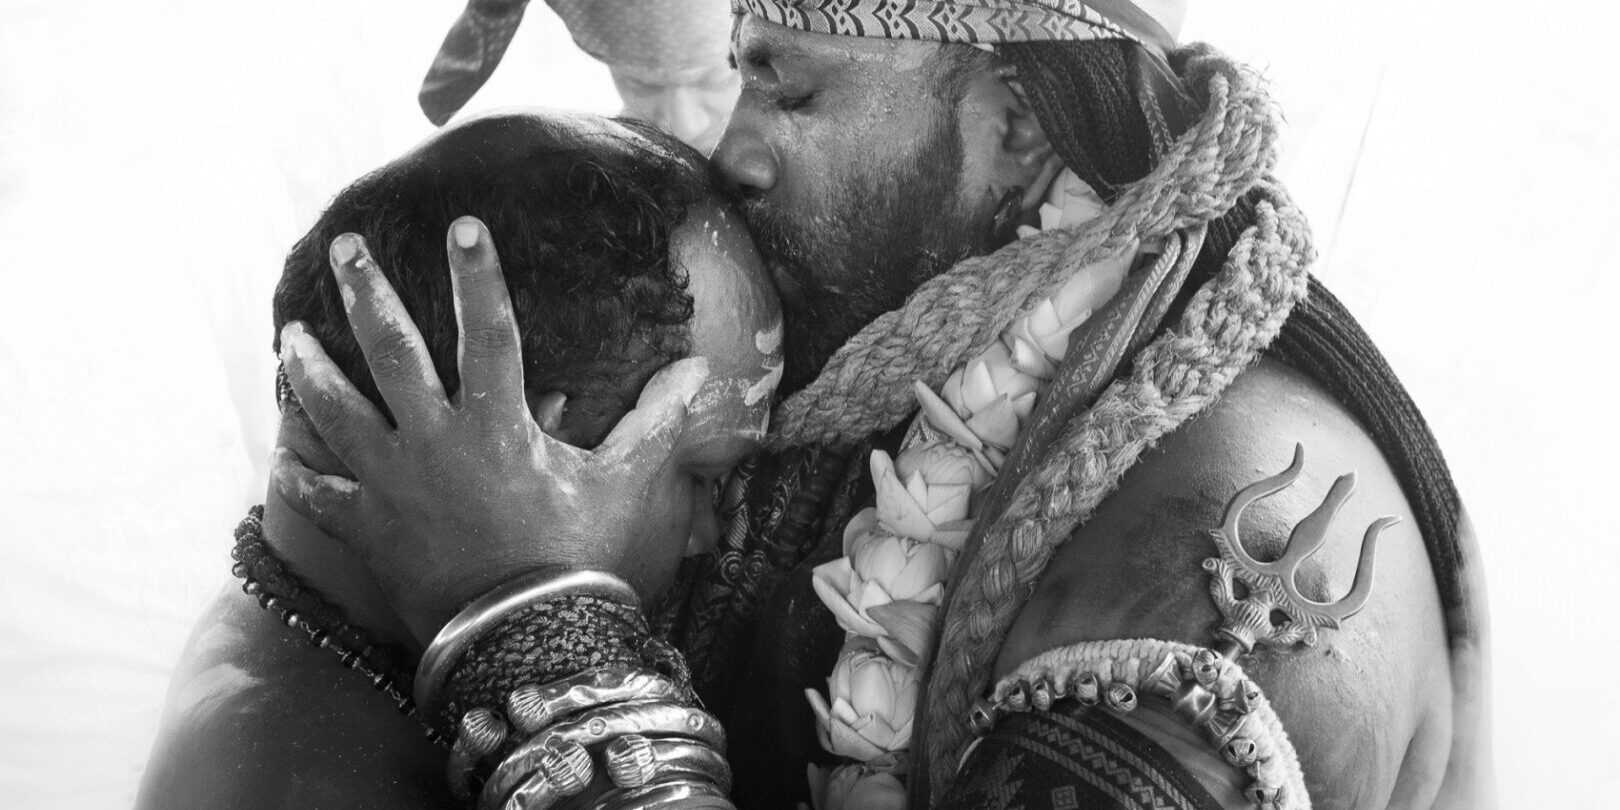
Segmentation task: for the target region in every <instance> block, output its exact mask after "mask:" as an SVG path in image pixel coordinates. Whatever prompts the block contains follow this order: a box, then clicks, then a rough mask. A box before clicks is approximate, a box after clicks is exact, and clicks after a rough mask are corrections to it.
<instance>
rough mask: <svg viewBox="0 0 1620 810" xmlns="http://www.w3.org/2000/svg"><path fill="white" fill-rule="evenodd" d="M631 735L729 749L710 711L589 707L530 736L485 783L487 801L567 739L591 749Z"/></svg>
mask: <svg viewBox="0 0 1620 810" xmlns="http://www.w3.org/2000/svg"><path fill="white" fill-rule="evenodd" d="M626 734H642V735H656V736H659V737H685V738H687V739H689V740H696V741H697V742H700V743H702V744H704V745H707V746H709V747H710V748H713V749H715V750H717V751H725V749H726V735H725V731H724V730H723V729H722V728H721V727H720V722H719V721H718V720H715V719H714V718H713V717H712V716H710V715H709V713H708V712H705V711H703V710H702V709H699V708H696V707H692V706H682V705H680V704H677V703H665V702H662V701H659V702H646V703H620V704H617V705H614V706H604V707H602V708H600V709H594V710H592V711H588V712H586V713H584V714H582V715H580V716H579V717H577V718H575V719H573V720H569V721H567V722H563V723H558V724H556V725H554V726H552V727H551V728H548V729H546V730H545V731H542V732H540V733H539V734H536V735H535V736H533V737H530V738H529V739H528V740H526V741H524V743H523V744H522V745H520V746H518V747H517V749H516V750H514V751H513V752H512V753H510V754H508V755H507V756H506V759H504V760H502V761H501V764H500V765H499V766H498V767H496V768H495V772H494V773H492V774H490V777H489V781H488V782H486V783H485V784H484V793H483V796H484V801H486V802H487V801H490V800H491V798H492V797H493V798H494V799H495V800H496V801H499V799H500V798H502V797H505V796H506V794H507V793H509V792H510V791H511V790H512V789H513V788H515V787H517V784H518V782H519V781H520V780H522V779H523V778H525V777H527V776H528V775H529V774H530V773H533V772H534V770H535V768H537V767H539V761H540V758H541V757H542V756H544V754H545V752H546V750H547V749H551V748H555V747H556V746H558V745H561V744H563V743H565V742H567V743H574V744H576V745H582V746H586V747H590V746H595V745H601V744H603V743H606V742H609V741H611V740H614V739H617V738H619V737H623V736H624V735H626Z"/></svg>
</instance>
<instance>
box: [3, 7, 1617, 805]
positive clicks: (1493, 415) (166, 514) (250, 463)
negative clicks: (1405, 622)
mask: <svg viewBox="0 0 1620 810" xmlns="http://www.w3.org/2000/svg"><path fill="white" fill-rule="evenodd" d="M716 1H717V2H718V1H719V0H716ZM1611 8H1612V5H1611V4H1609V3H1604V2H1584V3H1564V4H1528V3H1508V2H1469V3H1462V2H1454V3H1453V2H1445V3H1412V2H1390V1H1389V0H1383V1H1382V2H1365V1H1364V2H1354V3H1349V2H1345V3H1337V2H1334V3H1327V2H1321V3H1319V2H1309V3H1307V2H1297V0H1296V2H1282V1H1281V0H1277V1H1275V2H1219V3H1217V2H1208V0H1194V2H1193V11H1192V14H1191V16H1190V18H1189V21H1188V25H1187V30H1186V31H1185V32H1184V33H1185V36H1184V38H1201V39H1208V40H1209V41H1212V42H1215V43H1217V44H1219V45H1221V46H1223V47H1224V48H1226V49H1227V50H1228V51H1230V52H1232V53H1234V54H1237V55H1239V56H1241V57H1243V58H1245V59H1247V60H1249V61H1251V62H1253V63H1254V64H1256V65H1258V66H1261V67H1263V68H1264V69H1265V70H1266V72H1267V74H1268V75H1269V76H1270V77H1271V79H1272V80H1273V82H1274V87H1275V91H1276V94H1277V95H1278V97H1279V98H1280V99H1281V101H1282V102H1283V104H1284V105H1285V109H1286V110H1287V111H1288V114H1289V119H1290V122H1291V124H1292V128H1291V131H1290V135H1289V140H1288V147H1287V152H1286V156H1285V163H1284V171H1283V173H1284V177H1285V179H1286V180H1288V181H1289V183H1290V184H1291V186H1292V188H1293V189H1294V190H1295V193H1296V196H1297V197H1298V198H1299V199H1300V201H1301V202H1302V204H1303V205H1304V207H1305V209H1306V211H1307V212H1308V213H1309V214H1311V216H1312V220H1313V222H1314V224H1315V227H1316V233H1317V237H1318V239H1317V243H1318V245H1319V247H1320V249H1321V251H1322V261H1321V263H1320V264H1319V266H1318V268H1317V272H1318V273H1319V274H1320V275H1322V276H1323V277H1324V278H1325V279H1326V280H1327V282H1328V283H1329V285H1330V286H1331V287H1333V288H1334V289H1335V290H1336V291H1337V292H1338V293H1339V295H1340V296H1341V297H1342V298H1344V299H1345V300H1346V302H1347V304H1348V305H1349V306H1350V307H1351V309H1352V310H1353V311H1355V312H1356V313H1357V315H1358V316H1359V317H1360V318H1361V320H1362V322H1363V324H1364V325H1365V326H1366V327H1367V329H1368V331H1369V332H1371V334H1372V335H1373V337H1374V338H1375V340H1377V342H1378V343H1379V345H1380V346H1381V347H1382V348H1383V350H1384V351H1385V353H1386V354H1387V355H1388V356H1389V358H1390V361H1391V362H1392V363H1393V365H1394V366H1395V368H1396V370H1397V371H1398V372H1399V373H1400V374H1401V375H1402V377H1403V378H1404V379H1405V381H1406V383H1407V385H1408V387H1409V388H1410V390H1411V392H1412V394H1413V396H1414V397H1415V398H1416V400H1417V401H1418V403H1419V404H1420V405H1421V406H1422V407H1423V409H1424V411H1425V412H1426V414H1427V415H1428V417H1429V420H1430V422H1431V424H1432V425H1433V427H1434V430H1435V432H1436V433H1437V434H1438V435H1439V437H1440V439H1441V442H1442V446H1443V447H1444V448H1445V449H1446V452H1447V455H1448V457H1449V460H1450V463H1451V466H1452V469H1453V470H1454V472H1455V474H1456V478H1457V482H1458V485H1459V487H1460V488H1461V490H1462V493H1463V495H1464V498H1465V500H1466V501H1467V503H1468V505H1469V507H1470V509H1471V511H1472V512H1473V515H1474V520H1475V522H1476V524H1477V525H1478V526H1479V529H1480V533H1481V535H1482V539H1483V545H1484V549H1485V554H1486V563H1487V567H1488V572H1489V576H1490V587H1491V596H1492V609H1493V613H1494V621H1495V646H1496V669H1495V691H1496V718H1497V762H1498V777H1499V781H1500V783H1501V787H1502V792H1503V798H1504V806H1505V807H1549V806H1570V805H1577V804H1579V805H1583V806H1614V802H1615V799H1614V797H1615V795H1617V794H1616V791H1617V789H1620V769H1617V768H1616V767H1615V766H1614V764H1613V762H1614V759H1615V755H1616V754H1617V753H1620V730H1617V729H1620V700H1617V699H1616V698H1615V697H1614V694H1615V690H1614V688H1613V687H1612V686H1611V685H1610V684H1611V683H1612V682H1613V674H1614V672H1615V667H1616V664H1617V663H1620V656H1617V655H1616V654H1615V649H1616V645H1617V644H1620V629H1617V621H1620V610H1617V605H1620V597H1617V596H1616V595H1615V594H1616V590H1615V587H1616V581H1617V575H1620V565H1617V563H1620V551H1617V550H1616V543H1615V541H1616V539H1617V537H1620V532H1616V530H1615V529H1614V527H1613V524H1612V523H1611V522H1610V520H1609V518H1610V515H1611V514H1612V512H1613V510H1614V504H1615V503H1616V500H1617V493H1616V492H1614V487H1615V484H1616V476H1615V475H1614V474H1613V472H1612V470H1613V465H1614V464H1615V462H1616V459H1617V458H1620V453H1617V451H1620V447H1617V442H1616V432H1615V430H1614V428H1613V422H1614V410H1615V408H1616V404H1615V398H1614V392H1615V385H1614V383H1613V379H1614V375H1615V374H1616V371H1617V367H1620V364H1617V363H1616V362H1615V360H1614V358H1613V356H1612V355H1613V352H1612V350H1611V346H1612V343H1613V341H1612V339H1611V336H1612V335H1613V334H1614V324H1615V322H1616V320H1617V316H1616V314H1615V313H1616V307H1615V305H1616V301H1617V298H1620V296H1617V293H1620V289H1617V286H1620V285H1617V283H1616V280H1615V275H1614V274H1615V270H1616V264H1617V263H1616V261H1615V258H1614V256H1615V248H1614V244H1615V234H1616V227H1617V217H1616V215H1617V214H1620V205H1617V204H1616V202H1615V195H1616V189H1617V187H1620V138H1617V136H1616V134H1615V131H1614V125H1615V124H1616V122H1617V116H1616V115H1615V114H1614V111H1613V105H1614V103H1615V99H1616V98H1617V97H1620V94H1617V92H1616V90H1615V88H1614V79H1613V78H1612V77H1613V76H1614V75H1615V73H1616V70H1615V59H1614V54H1615V52H1616V51H1617V50H1620V15H1617V14H1616V12H1615V11H1613V10H1611ZM459 9H460V3H459V2H456V0H435V2H416V3H409V2H403V0H280V2H276V3H257V4H247V3H224V2H219V0H209V1H208V2H204V0H146V2H131V1H130V0H122V1H119V0H0V797H4V798H3V799H0V804H4V805H6V806H11V807H29V808H81V807H82V808H91V807H97V808H100V807H106V808H118V807H126V806H128V805H129V804H130V802H131V800H132V796H133V790H134V786H135V784H136V783H137V781H138V778H139V773H140V768H141V767H142V764H143V761H144V758H145V753H146V749H147V746H148V745H149V744H150V740H151V737H152V734H153V733H154V730H155V728H156V723H157V719H158V713H159V709H160V706H161V702H162V699H163V692H164V688H165V685H166V682H167V677H168V672H169V670H170V668H171V667H172V665H173V662H174V659H175V657H176V655H177V654H178V652H179V649H180V646H181V645H182V644H183V642H184V639H185V636H186V633H187V631H188V629H189V627H190V624H191V621H192V620H193V618H194V617H195V615H196V614H197V612H198V610H199V608H200V607H201V605H202V604H203V603H204V602H205V601H206V600H207V599H208V598H209V597H210V596H211V595H212V594H213V593H214V592H215V590H216V589H217V588H219V587H220V586H221V584H222V583H223V582H224V581H225V580H226V578H227V577H228V574H227V569H228V567H229V560H228V557H227V551H228V549H229V545H230V541H229V533H230V529H231V527H232V525H233V524H234V522H235V520H236V519H237V518H238V517H239V515H240V514H241V512H242V511H243V510H244V509H245V508H246V507H247V505H249V504H250V503H254V502H257V501H258V499H259V498H260V497H261V495H262V490H263V474H264V457H265V454H266V453H267V451H268V446H269V445H268V441H269V438H270V435H271V434H270V416H271V413H272V401H271V400H272V397H271V393H272V387H271V374H272V370H273V363H272V358H271V356H270V353H269V346H270V339H271V334H270V326H269V300H270V291H271V288H272V286H273V284H274V282H275V279H276V278H277V276H278V274H279V272H280V266H281V259H282V255H283V253H284V252H285V250H286V249H287V248H288V247H289V246H290V245H291V244H292V242H293V241H294V240H295V239H296V238H297V237H298V236H299V235H301V234H302V232H303V231H304V229H305V228H307V227H308V225H309V224H310V223H311V222H312V221H313V219H314V217H315V215H316V214H317V213H318V211H319V210H320V207H321V205H322V204H323V203H324V201H325V200H326V199H327V198H329V197H330V195H332V194H333V193H335V192H336V191H337V190H338V189H340V188H341V187H342V186H343V185H344V184H346V183H347V182H349V181H350V180H352V179H354V178H355V177H357V176H358V175H359V174H361V173H362V172H364V171H366V170H368V169H370V168H373V167H375V166H376V165H378V164H380V163H381V162H383V161H384V160H387V159H388V158H390V157H392V156H394V155H395V154H397V153H398V152H400V151H402V150H403V149H405V148H406V147H408V146H409V145H410V144H412V143H414V142H415V141H416V140H418V139H420V138H421V137H423V136H424V135H426V134H427V133H428V132H429V126H428V124H427V123H426V122H425V121H424V120H423V119H422V117H421V115H420V113H419V112H418V111H417V109H416V105H415V94H416V89H417V83H418V82H419V80H420V78H421V76H422V73H423V72H424V70H425V69H426V67H427V64H428V61H429V59H430V58H431V56H432V54H433V53H434V51H435V50H436V48H437V46H438V44H439V41H440V39H441V38H442V37H443V34H444V32H445V29H446V27H447V26H448V24H449V22H450V21H451V20H452V19H453V18H454V17H455V16H456V14H457V13H458V11H459ZM515 103H537V104H545V105H550V106H567V107H581V108H585V109H591V110H595V111H598V112H613V111H616V109H617V106H618V102H617V99H616V97H615V96H614V94H613V88H612V85H611V83H610V81H609V80H608V77H607V72H606V70H605V69H604V68H602V67H601V66H599V65H597V64H595V63H593V62H591V61H590V60H589V59H587V58H585V57H584V56H582V55H581V54H579V53H578V52H577V51H576V50H575V49H574V48H573V47H572V45H571V43H570V42H569V40H568V37H567V35H566V33H565V32H564V31H563V30H562V27H561V24H560V23H559V22H558V21H557V20H556V18H555V17H553V16H552V15H551V14H550V12H549V10H547V9H545V8H544V7H543V6H542V5H541V4H539V3H536V4H535V6H534V7H533V8H531V10H530V13H529V19H528V20H527V21H526V22H525V25H524V26H523V28H522V29H521V30H520V33H519V36H518V39H517V41H516V42H515V43H514V45H513V49H512V52H511V54H510V55H509V56H508V58H507V64H505V65H503V66H502V69H501V70H500V71H499V73H498V74H497V76H496V78H495V80H494V81H493V82H492V83H491V85H490V86H489V87H488V88H486V90H485V92H484V93H483V94H481V95H480V97H479V98H478V99H476V100H475V102H474V105H473V106H474V107H475V108H478V107H485V106H493V105H505V104H515ZM289 708H292V707H289Z"/></svg>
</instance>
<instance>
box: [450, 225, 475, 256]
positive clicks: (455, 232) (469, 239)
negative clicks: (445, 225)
mask: <svg viewBox="0 0 1620 810" xmlns="http://www.w3.org/2000/svg"><path fill="white" fill-rule="evenodd" d="M450 236H451V238H453V239H455V240H456V247H459V248H461V249H462V250H472V249H473V248H474V247H477V245H478V223H476V222H465V221H464V222H457V223H456V224H455V225H453V226H451V228H450Z"/></svg>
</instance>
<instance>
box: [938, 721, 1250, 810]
mask: <svg viewBox="0 0 1620 810" xmlns="http://www.w3.org/2000/svg"><path fill="white" fill-rule="evenodd" d="M1054 708H1057V707H1054ZM1220 806H1221V805H1220V803H1219V802H1217V801H1216V800H1215V798H1214V797H1213V796H1211V795H1210V794H1209V791H1208V790H1205V789H1204V786H1203V785H1201V784H1199V783H1198V782H1197V781H1196V780H1195V779H1194V778H1193V777H1192V775H1191V774H1190V773H1188V772H1187V771H1186V769H1185V768H1183V767H1182V766H1181V764H1180V763H1178V762H1177V761H1176V760H1175V758H1174V757H1172V756H1171V755H1170V754H1169V752H1167V751H1165V750H1164V749H1163V748H1160V747H1159V745H1158V744H1156V743H1154V742H1153V741H1152V740H1149V739H1148V738H1147V737H1145V736H1143V735H1142V734H1141V733H1140V732H1138V731H1137V730H1136V729H1134V728H1132V727H1130V726H1129V725H1127V724H1125V723H1124V722H1122V721H1120V720H1119V719H1117V718H1114V717H1112V716H1110V715H1109V714H1108V712H1106V711H1104V710H1101V709H1082V708H1078V707H1076V708H1075V709H1074V710H1073V711H1072V713H1068V714H1065V713H1059V712H1039V711H1033V712H1027V713H1019V714H1013V715H1009V716H1007V717H1005V718H1003V719H1002V720H1001V722H999V723H997V724H996V727H995V728H994V729H992V730H991V731H990V733H989V734H988V735H986V736H985V738H984V740H983V741H982V742H980V743H979V745H978V747H977V748H975V749H973V753H971V754H970V755H969V756H968V758H967V761H966V762H964V763H963V764H962V770H961V771H960V773H959V774H958V775H957V778H956V780H955V781H953V782H952V783H951V787H950V789H949V790H947V791H946V792H945V795H944V797H943V798H942V799H941V801H940V803H939V807H940V808H942V810H946V809H949V810H955V809H956V808H975V810H1046V809H1047V808H1050V810H1077V808H1081V807H1084V808H1088V810H1214V808H1219V807H1220Z"/></svg>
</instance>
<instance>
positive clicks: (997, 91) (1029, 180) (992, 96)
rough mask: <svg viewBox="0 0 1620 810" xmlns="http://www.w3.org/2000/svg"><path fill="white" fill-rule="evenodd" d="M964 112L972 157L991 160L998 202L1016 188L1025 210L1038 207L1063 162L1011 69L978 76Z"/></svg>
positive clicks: (968, 93) (991, 180) (967, 98)
mask: <svg viewBox="0 0 1620 810" xmlns="http://www.w3.org/2000/svg"><path fill="white" fill-rule="evenodd" d="M963 110H964V117H965V120H964V122H963V125H964V128H966V129H967V130H968V132H969V135H968V137H970V138H976V139H978V140H977V141H976V142H974V143H971V144H970V148H969V150H968V155H970V156H972V155H974V154H975V153H977V154H980V155H984V154H988V155H989V156H990V157H989V160H990V164H989V165H988V166H987V167H986V169H987V170H988V172H989V174H990V187H991V191H992V193H993V195H994V196H995V197H997V198H999V197H1001V196H1002V195H1005V194H1006V193H1007V190H1008V189H1011V188H1014V187H1017V188H1021V189H1023V196H1022V197H1021V198H1020V200H1019V208H1020V209H1021V210H1022V211H1030V210H1032V209H1034V208H1035V207H1036V206H1038V205H1040V204H1041V201H1042V200H1044V199H1046V190H1047V187H1048V186H1050V185H1051V184H1052V178H1054V177H1056V176H1057V174H1058V172H1060V171H1062V170H1063V158H1061V157H1059V156H1058V153H1057V149H1055V148H1054V147H1053V146H1052V141H1051V139H1050V138H1048V137H1047V135H1046V130H1045V128H1043V127H1042V126H1041V122H1040V121H1039V120H1037V119H1036V117H1035V110H1034V108H1033V107H1031V106H1030V104H1029V97H1028V96H1027V95H1025V93H1024V88H1023V85H1021V84H1020V83H1019V81H1018V76H1017V73H1016V72H1015V71H1014V70H1013V67H1012V66H1011V65H997V66H996V67H995V68H994V69H993V70H987V71H983V72H981V73H980V74H978V75H977V76H976V77H974V78H973V79H972V80H971V81H970V83H969V86H968V90H967V96H966V97H965V98H964V99H963ZM974 147H978V148H974ZM986 147H987V149H985V148H986ZM969 159H972V158H971V157H969Z"/></svg>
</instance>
